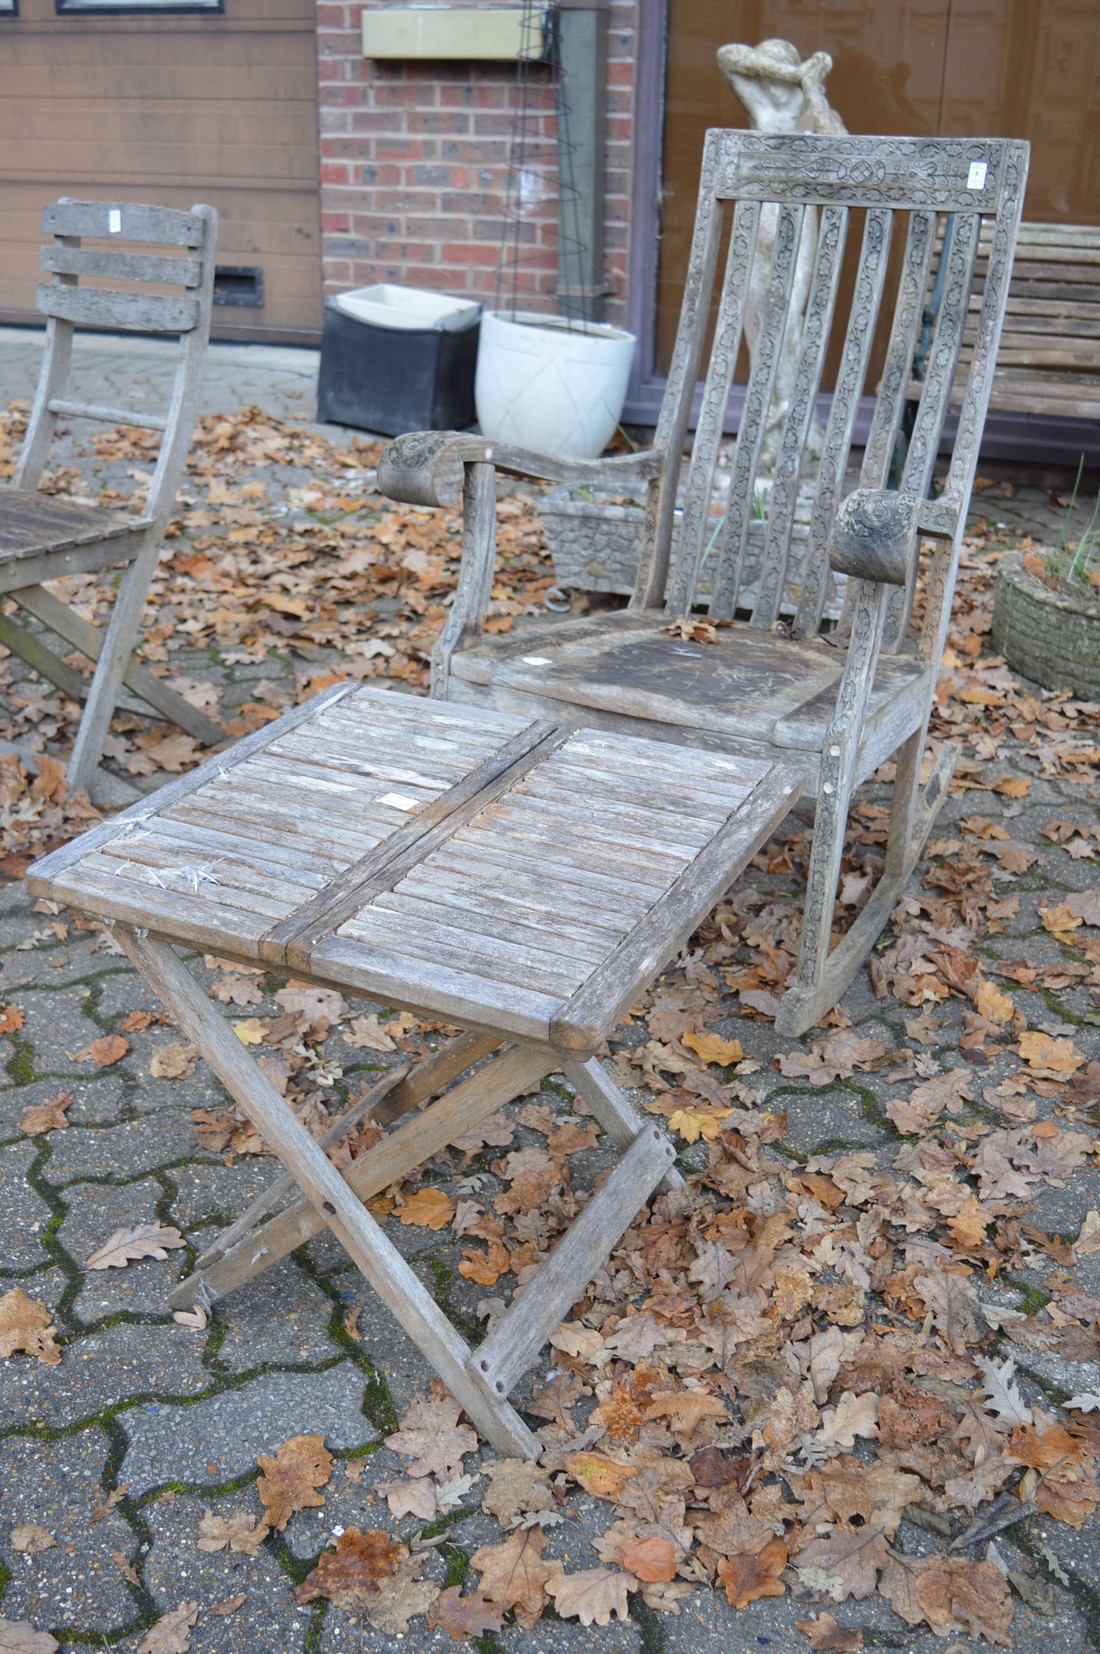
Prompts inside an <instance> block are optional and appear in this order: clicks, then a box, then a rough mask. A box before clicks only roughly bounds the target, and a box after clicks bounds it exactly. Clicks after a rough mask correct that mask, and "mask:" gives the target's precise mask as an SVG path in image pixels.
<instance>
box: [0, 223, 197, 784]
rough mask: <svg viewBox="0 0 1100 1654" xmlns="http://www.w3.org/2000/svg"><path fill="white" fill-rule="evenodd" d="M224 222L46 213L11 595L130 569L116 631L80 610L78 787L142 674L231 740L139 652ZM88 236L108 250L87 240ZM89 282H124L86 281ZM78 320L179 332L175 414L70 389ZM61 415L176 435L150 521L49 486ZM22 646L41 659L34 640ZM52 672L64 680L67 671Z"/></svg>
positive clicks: (12, 511)
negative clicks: (42, 485)
mask: <svg viewBox="0 0 1100 1654" xmlns="http://www.w3.org/2000/svg"><path fill="white" fill-rule="evenodd" d="M216 224H217V218H216V214H215V213H214V211H213V209H212V208H210V207H201V206H200V207H195V208H193V209H192V211H191V212H190V213H183V212H178V211H176V210H174V209H170V208H161V207H145V206H134V205H129V204H126V203H115V202H99V201H95V202H81V201H69V200H63V201H59V202H57V203H55V204H54V205H53V206H50V207H47V208H46V210H45V212H44V214H43V229H44V233H45V234H46V235H49V236H52V237H53V238H54V239H53V242H52V244H51V245H49V246H47V247H46V248H45V249H44V250H43V255H42V261H43V266H44V268H45V269H47V270H51V271H52V273H53V279H52V280H51V281H49V282H46V283H43V284H41V285H40V286H39V289H38V304H39V309H40V310H41V311H42V312H43V314H44V315H45V316H46V317H47V318H48V325H47V329H46V350H45V355H44V357H43V363H42V371H41V374H40V377H39V383H38V389H37V392H36V394H35V399H34V405H33V407H32V409H31V415H30V420H29V422H28V427H27V434H26V438H25V441H24V444H23V448H22V451H21V453H20V457H19V461H18V463H17V465H16V469H15V475H14V478H13V486H12V487H11V488H9V489H4V490H0V591H3V592H14V593H20V592H24V593H25V592H27V591H28V588H30V589H31V590H30V594H29V600H28V601H27V602H26V603H25V604H24V606H25V607H26V608H28V609H31V608H32V605H33V604H34V603H35V601H37V600H38V599H37V590H36V589H37V588H40V587H41V585H42V583H43V582H44V581H48V580H54V579H57V578H60V577H61V576H63V575H66V574H71V573H74V572H78V571H80V572H85V573H90V572H96V571H98V570H100V569H104V568H108V567H118V566H122V567H123V568H124V573H123V576H122V580H121V584H120V587H119V592H118V596H117V597H116V599H115V602H114V605H113V607H112V610H111V616H110V620H109V623H108V625H107V628H106V631H105V632H104V633H99V632H97V631H95V629H94V628H91V629H89V628H86V627H85V629H84V630H83V631H82V630H81V627H80V624H79V617H76V620H77V623H74V624H73V626H72V631H73V632H75V633H77V634H78V638H79V639H82V640H83V641H78V640H77V647H80V648H82V649H85V650H86V651H87V652H88V653H89V655H90V657H91V658H92V659H93V661H94V663H95V664H94V669H93V672H92V676H91V681H90V683H89V684H88V685H87V688H86V700H85V706H84V713H83V717H82V718H81V722H80V728H79V730H78V732H77V737H76V741H75V744H74V747H73V752H72V757H71V759H70V762H69V771H68V775H69V783H70V785H71V786H72V787H73V788H74V789H76V790H80V789H85V790H88V789H90V788H91V786H92V784H93V781H94V779H95V776H96V768H97V765H98V763H99V757H100V754H101V752H102V750H103V742H104V739H105V737H106V733H107V726H108V724H109V722H110V719H111V714H112V712H113V710H114V707H115V706H116V704H117V703H118V701H119V697H120V695H121V694H122V693H123V684H124V681H125V679H126V676H127V673H128V672H129V674H130V687H131V689H132V690H133V691H135V692H136V693H137V694H138V696H139V701H140V700H141V699H149V700H150V702H151V704H152V705H153V707H154V708H155V709H156V711H157V712H158V713H160V714H162V715H164V716H167V717H169V718H172V719H173V720H175V721H179V722H181V723H182V726H183V727H184V728H186V729H187V730H188V731H189V732H190V733H192V734H195V735H196V736H197V737H198V738H199V739H202V740H207V741H218V740H221V739H222V738H223V735H224V731H222V729H221V727H220V726H219V725H218V724H216V723H215V722H214V720H212V719H207V718H205V717H204V716H203V715H202V714H200V713H197V712H196V711H195V709H194V708H189V707H188V705H187V703H186V702H185V701H184V700H183V699H182V697H179V696H175V695H173V694H172V692H171V691H170V690H168V689H167V687H166V686H158V685H157V681H156V680H155V679H154V678H153V677H152V676H151V675H150V674H147V673H144V672H143V671H142V670H141V669H140V668H137V669H134V668H133V665H132V661H131V657H132V655H133V652H134V648H135V646H136V643H137V639H138V634H139V631H140V627H141V619H142V611H143V608H144V605H145V599H146V596H147V594H148V590H149V585H150V583H151V581H152V578H153V573H154V571H155V569H156V565H157V559H158V556H159V553H160V547H161V544H162V542H163V539H164V534H165V531H166V529H167V527H168V522H169V518H170V516H171V513H172V510H173V507H174V503H175V496H176V490H177V487H178V484H179V479H180V476H181V473H182V470H183V465H184V461H185V459H186V456H187V449H188V446H189V444H190V441H191V433H192V429H193V427H194V422H195V417H196V414H197V411H198V398H199V391H200V379H201V373H202V364H203V359H204V356H205V352H206V347H207V341H208V337H209V332H210V315H211V306H212V303H213V288H214V243H215V236H216ZM85 237H89V238H92V239H94V240H99V241H103V242H105V243H107V244H108V246H107V247H106V248H105V249H102V250H98V249H95V248H90V249H89V248H85V247H84V246H83V245H82V238H85ZM135 241H137V242H138V243H140V244H142V245H145V246H149V245H153V246H162V247H163V246H169V247H178V248H181V249H185V250H186V252H185V255H184V256H182V257H180V258H178V259H176V258H168V257H163V256H154V257H146V256H144V255H143V254H141V253H140V252H136V251H134V250H133V243H134V242H135ZM85 278H90V279H92V280H93V281H96V282H100V283H107V284H109V283H112V282H114V283H116V284H117V283H118V282H119V281H121V282H122V283H123V285H122V287H121V288H120V287H118V286H117V285H116V286H113V287H112V286H110V285H100V286H93V287H87V286H82V285H81V282H82V281H83V280H84V279H85ZM136 280H142V281H152V282H155V283H157V284H159V285H166V284H167V285H175V286H176V287H177V288H178V289H179V292H178V293H177V294H174V295H173V294H153V293H148V292H142V291H139V290H138V289H137V288H135V287H134V286H133V285H132V283H133V282H134V281H136ZM77 325H90V326H99V327H108V328H112V329H119V330H122V331H124V332H141V333H165V332H167V333H176V334H179V335H180V336H181V337H180V345H179V354H178V360H177V367H176V372H175V376H174V379H173V383H172V388H171V392H170V395H169V401H168V407H167V410H166V411H165V412H164V413H163V414H159V413H157V412H156V411H155V410H153V411H151V412H148V413H146V412H144V411H141V410H139V411H134V410H127V409H125V408H116V407H113V406H109V405H107V404H105V403H98V402H94V401H92V402H83V401H75V400H73V399H72V398H70V397H67V396H66V395H65V388H66V383H67V379H68V375H69V370H70V368H71V365H72V342H73V331H74V326H77ZM59 417H65V418H68V417H86V418H91V419H98V420H108V421H112V422H118V423H124V424H125V423H128V424H131V425H137V426H139V427H143V428H145V429H150V430H159V431H160V432H161V433H162V440H161V444H160V449H159V452H158V455H157V461H156V465H155V468H154V471H153V475H152V478H151V480H150V482H149V486H148V492H147V497H146V499H145V503H144V507H143V509H142V511H141V515H140V518H138V519H137V520H133V519H131V520H130V521H127V520H126V519H125V518H120V516H119V514H117V513H112V512H108V511H103V510H98V509H94V508H88V507H77V506H74V505H73V504H72V503H71V502H68V501H63V500H52V499H51V498H50V497H49V496H47V495H44V494H40V493H38V492H37V488H38V484H39V482H40V479H41V475H42V471H43V467H44V465H45V463H46V459H47V456H48V453H49V448H50V443H51V440H52V437H53V434H54V430H55V427H56V424H57V420H58V418H59ZM56 621H57V614H56V611H55V614H54V621H53V622H48V624H51V625H52V626H53V629H54V630H58V629H59V628H58V626H57V624H56ZM25 635H26V634H25ZM62 635H66V636H67V639H68V641H74V638H73V637H72V636H70V635H68V634H62ZM29 647H30V648H31V650H32V652H33V651H36V650H37V649H38V648H39V646H38V645H37V644H36V643H32V644H31V645H29ZM19 652H20V653H21V654H23V656H24V658H26V659H31V656H29V655H28V654H27V650H26V648H23V647H21V648H20V650H19ZM37 659H38V660H40V661H41V664H42V669H43V670H46V668H47V667H49V666H50V660H51V657H49V656H42V655H40V654H39V655H38V656H37ZM32 664H34V662H32ZM47 675H48V676H50V677H51V678H52V679H53V681H55V682H59V683H60V682H61V679H60V678H59V676H58V674H57V671H56V670H55V669H52V668H51V669H50V670H49V671H48V672H47ZM62 687H65V688H66V692H67V693H69V692H73V691H74V690H77V689H80V690H83V688H84V685H83V682H82V681H81V682H80V683H79V684H77V683H72V684H65V683H62ZM143 690H144V691H145V692H146V693H145V694H143V693H142V691H143Z"/></svg>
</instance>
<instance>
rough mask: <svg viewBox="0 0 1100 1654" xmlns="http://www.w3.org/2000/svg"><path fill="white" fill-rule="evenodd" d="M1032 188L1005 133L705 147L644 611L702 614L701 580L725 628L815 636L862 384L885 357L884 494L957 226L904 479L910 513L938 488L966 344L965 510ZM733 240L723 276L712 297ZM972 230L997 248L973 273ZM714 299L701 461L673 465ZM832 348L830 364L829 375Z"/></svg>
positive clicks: (877, 460)
mask: <svg viewBox="0 0 1100 1654" xmlns="http://www.w3.org/2000/svg"><path fill="white" fill-rule="evenodd" d="M1026 175H1027V145H1026V144H1023V143H1020V142H1018V141H1016V140H1012V139H951V138H944V139H926V138H827V137H813V136H806V137H802V138H797V139H792V138H790V137H782V138H769V137H765V136H763V135H760V134H757V133H743V132H731V131H712V132H709V133H708V134H707V140H706V147H705V151H704V163H703V176H702V183H701V187H700V195H699V209H698V216H697V218H696V226H695V234H694V238H693V242H692V247H691V253H690V257H689V265H688V272H687V280H686V285H685V298H684V305H683V310H682V313H681V319H680V329H679V333H678V335H677V341H676V346H675V350H674V354H673V361H672V366H671V369H670V372H669V378H668V386H667V391H666V396H665V401H664V405H663V407H662V412H661V417H660V423H659V425H658V431H657V438H656V442H657V445H658V447H660V448H662V449H663V450H664V451H665V452H666V453H667V454H668V455H669V463H668V466H667V468H666V471H665V473H664V474H663V475H662V477H660V478H659V479H658V480H657V481H656V482H654V483H653V484H651V487H650V496H649V500H648V503H647V512H646V524H645V531H644V539H643V551H642V560H641V568H640V571H639V577H638V584H637V586H636V588H635V593H634V597H633V599H632V603H633V605H634V606H635V607H655V606H661V605H663V606H664V607H665V608H666V609H668V610H669V611H670V612H672V613H674V614H683V613H685V612H686V611H687V610H688V609H689V608H690V607H691V606H692V605H693V603H695V602H697V601H699V586H700V576H701V573H702V571H703V570H704V567H705V570H706V580H707V583H708V584H709V589H710V596H709V600H708V602H707V607H708V609H709V612H710V615H711V617H712V618H714V619H719V620H728V619H730V618H732V617H733V615H734V614H738V615H742V614H745V613H746V612H747V613H748V616H749V618H750V620H751V622H752V624H754V625H756V626H759V627H762V628H770V627H772V626H774V625H775V623H776V621H777V620H778V619H779V618H780V615H781V613H782V614H783V615H784V616H785V617H786V618H788V619H790V620H792V622H793V625H794V628H795V629H796V631H797V632H799V633H802V634H807V633H813V632H814V631H816V630H817V629H818V627H819V626H820V625H821V621H822V616H823V612H824V608H825V601H826V589H827V582H828V574H829V569H828V554H829V544H830V537H831V533H832V525H833V519H834V517H835V513H836V509H837V506H838V505H839V503H840V500H841V498H842V496H843V494H844V492H846V490H847V488H848V487H851V486H852V485H853V482H854V478H853V477H850V476H848V472H849V467H850V466H851V465H852V464H853V463H854V457H853V447H854V443H855V439H856V438H857V436H858V435H859V434H860V433H859V431H858V430H857V419H858V416H859V412H860V404H861V398H862V397H863V396H864V395H865V394H866V393H867V392H868V391H870V390H872V389H874V386H873V385H871V384H870V383H869V374H870V369H871V364H872V361H873V359H874V352H875V351H876V348H877V350H878V352H879V356H880V359H882V367H881V370H880V373H879V375H878V379H879V383H878V389H877V397H876V401H875V405H874V411H873V415H872V419H871V426H870V432H869V434H868V435H867V436H866V438H865V448H864V454H863V460H862V464H861V467H860V475H859V482H860V484H861V485H862V486H864V487H884V486H885V485H886V483H887V478H888V475H889V470H890V463H891V456H892V454H893V452H894V447H895V442H896V439H897V434H898V430H899V426H900V423H901V419H902V414H903V410H904V404H905V399H906V395H907V394H909V387H910V382H911V372H912V363H913V353H914V349H915V347H916V344H917V341H918V339H919V337H920V331H921V326H922V320H923V317H924V311H925V307H926V304H927V300H928V296H929V284H930V281H931V279H932V270H933V254H934V250H935V248H936V246H937V241H939V242H941V243H942V242H943V241H944V238H945V230H946V227H947V226H948V225H950V235H949V236H948V237H947V247H948V252H947V261H948V262H947V268H946V272H945V279H944V280H943V296H942V302H941V304H940V306H939V312H938V315H937V319H936V324H935V332H934V335H933V338H932V342H931V347H930V350H929V353H928V366H927V371H926V377H925V380H924V384H923V388H922V395H921V400H920V404H919V408H918V410H917V414H916V420H915V425H914V429H913V432H912V435H911V437H910V441H909V447H908V451H907V456H906V461H905V467H904V471H903V474H902V476H901V479H900V484H899V488H900V492H901V493H902V495H903V496H904V497H906V498H909V499H912V500H914V501H916V500H919V499H921V498H923V497H925V496H926V495H927V494H928V492H929V489H930V487H931V483H932V471H933V466H934V464H935V461H936V457H937V454H938V452H939V448H940V444H941V439H942V437H943V433H944V426H945V419H946V415H947V408H948V402H949V399H950V395H951V389H952V385H953V383H954V382H955V379H956V375H957V373H958V372H959V370H960V352H961V350H962V346H963V343H964V336H965V338H966V340H967V346H968V350H967V354H968V356H969V364H968V367H967V373H966V380H965V385H966V389H965V393H964V396H963V402H962V408H961V413H960V417H959V421H958V427H957V433H956V435H955V437H954V439H953V447H952V452H951V460H950V465H949V470H948V477H947V482H946V486H945V493H944V500H943V503H944V506H945V508H947V509H950V508H951V507H952V506H954V507H955V508H956V509H957V510H958V511H960V512H961V511H962V510H963V509H965V505H966V502H967V500H968V498H969V493H970V487H971V484H972V482H973V477H974V471H975V468H976V465H977V453H978V442H979V440H980V436H981V429H982V425H983V423H984V419H985V412H986V407H987V404H988V400H989V393H990V388H991V382H992V370H993V366H994V359H995V355H996V346H997V340H998V337H999V334H1000V328H1001V323H1002V319H1003V315H1004V308H1005V300H1006V296H1007V291H1008V279H1009V273H1010V270H1011V265H1012V254H1013V248H1014V245H1015V237H1016V231H1017V228H1018V224H1019V217H1020V208H1021V203H1022V197H1023V188H1024V183H1025V181H1026ZM727 234H728V251H727V256H726V260H725V268H724V272H723V274H722V276H721V278H720V287H719V288H718V291H717V292H716V284H717V283H718V281H719V276H718V269H719V261H720V254H721V248H722V243H723V240H724V239H725V238H726V236H727ZM980 237H982V238H983V239H982V245H983V247H984V248H988V249H989V253H988V256H987V257H985V258H983V259H982V260H981V261H979V260H978V258H977V254H978V248H979V238H980ZM857 238H858V243H859V250H858V261H857V264H856V268H855V272H854V283H853V284H852V290H851V295H850V297H849V298H848V299H847V300H846V302H845V303H843V304H842V303H841V293H842V285H843V284H842V265H843V260H844V254H845V248H846V244H847V243H848V242H849V241H852V242H855V241H856V240H857ZM800 251H801V256H802V263H803V266H805V265H806V264H809V263H810V258H811V256H812V264H811V266H810V269H809V272H808V276H806V277H803V278H801V279H803V282H804V285H803V289H802V290H803V291H805V292H806V293H807V298H806V303H805V306H804V308H803V307H800V310H799V315H798V318H797V319H796V321H795V322H793V323H792V319H791V318H792V306H791V294H792V291H795V290H796V284H797V281H798V279H800V278H799V277H798V276H797V270H798V265H799V256H800ZM754 265H755V266H756V268H755V272H754ZM750 284H751V288H752V291H751V293H750ZM715 298H717V311H716V317H715V320H714V333H713V343H712V345H711V348H710V350H709V354H708V357H707V362H706V375H705V381H704V385H703V393H702V402H701V406H700V411H699V415H698V418H697V421H696V428H695V438H694V443H693V446H692V450H691V454H690V458H689V459H688V461H687V463H686V467H683V466H682V463H681V459H680V456H681V455H682V454H683V450H684V444H685V440H686V435H687V428H688V421H689V414H690V409H691V403H692V398H693V395H694V392H695V387H696V384H697V382H698V378H699V373H700V367H701V364H702V360H703V353H704V341H705V338H706V335H707V331H708V326H709V325H710V317H711V311H712V304H713V301H714V299H715ZM754 303H755V305H756V307H757V329H756V337H755V339H754V343H753V349H752V353H751V365H750V369H749V373H748V377H747V381H746V383H745V387H744V401H743V411H742V414H741V418H740V425H739V430H738V434H737V440H736V443H735V445H734V448H733V454H732V460H731V464H730V469H729V483H728V494H727V497H726V499H725V502H724V515H723V516H722V518H721V519H720V522H719V525H718V526H717V527H716V526H715V518H714V510H713V507H712V499H713V494H714V483H715V476H716V471H717V467H718V461H719V452H720V448H721V445H722V442H723V434H722V432H723V418H724V415H725V411H726V408H727V405H728V402H729V398H730V393H731V388H732V386H733V382H734V374H735V370H736V367H737V362H738V357H739V354H740V352H741V348H742V342H743V339H744V335H745V325H746V310H747V309H748V307H749V305H750V304H754ZM975 307H977V315H978V320H977V324H976V326H975V323H974V313H975ZM968 315H969V317H970V322H969V331H968ZM792 326H793V327H795V328H797V330H798V331H797V333H796V334H795V350H794V357H793V375H789V376H788V379H787V381H786V382H785V383H784V385H783V399H784V402H785V409H784V418H783V424H782V428H781V431H780V432H779V434H778V436H777V437H774V438H772V440H773V441H774V442H775V444H776V452H777V455H778V457H777V459H776V461H775V465H774V472H772V473H771V474H770V475H769V478H768V482H767V485H766V487H764V488H761V486H760V483H759V481H758V479H759V478H760V477H761V474H762V466H761V458H762V452H763V448H764V443H765V436H766V433H767V432H768V428H769V422H770V421H774V418H775V411H776V410H775V392H776V386H777V375H778V373H779V371H780V361H781V356H782V352H783V347H784V340H785V336H786V334H787V332H788V329H790V328H791V327H792ZM883 340H884V341H885V344H884V346H883V343H882V342H881V341H883ZM971 340H972V341H973V343H972V344H971ZM831 345H832V347H833V355H834V357H835V359H836V360H837V362H838V366H837V367H836V369H835V372H834V374H833V377H832V380H831V382H826V380H825V370H826V362H827V359H828V358H829V352H830V346H831ZM883 348H884V349H885V356H884V358H882V355H881V353H882V351H883ZM819 398H824V399H825V400H826V401H827V405H828V415H827V418H826V420H825V429H824V434H823V441H822V445H821V455H820V459H819V460H818V461H817V462H816V463H815V464H812V465H808V464H807V462H806V457H805V456H806V453H807V444H808V438H809V436H810V431H811V422H812V420H813V418H814V414H815V408H817V407H818V406H819V405H821V404H819ZM681 469H682V470H683V472H684V474H683V476H682V477H681V476H680V474H679V473H680V471H681ZM846 478H847V480H846ZM800 488H801V490H802V496H801V498H800ZM807 490H808V491H809V496H810V497H809V501H808V505H807V502H806V498H805V496H806V493H807ZM799 518H801V519H802V521H801V524H799V520H798V519H799ZM951 577H952V578H953V573H952V575H951ZM911 602H912V591H911V590H910V591H909V592H907V593H902V594H900V595H899V597H898V600H897V602H896V604H895V606H894V612H893V621H892V625H893V631H894V635H895V638H896V636H897V635H898V634H899V633H900V630H901V629H902V628H903V627H904V625H905V623H906V619H907V615H908V610H909V606H910V605H911Z"/></svg>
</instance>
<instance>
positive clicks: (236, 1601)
mask: <svg viewBox="0 0 1100 1654" xmlns="http://www.w3.org/2000/svg"><path fill="white" fill-rule="evenodd" d="M247 1601H248V1596H247V1593H246V1592H244V1591H238V1592H237V1594H236V1596H235V1597H226V1598H225V1600H224V1601H223V1602H212V1603H211V1604H210V1606H209V1608H208V1609H207V1610H206V1611H207V1613H208V1614H217V1615H218V1616H219V1617H220V1618H221V1619H225V1618H226V1617H227V1616H228V1615H229V1614H235V1613H236V1612H237V1609H238V1608H243V1607H244V1605H245V1603H246V1602H247Z"/></svg>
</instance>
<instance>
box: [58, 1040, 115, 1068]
mask: <svg viewBox="0 0 1100 1654" xmlns="http://www.w3.org/2000/svg"><path fill="white" fill-rule="evenodd" d="M129 1049H130V1042H129V1040H124V1039H123V1038H122V1036H121V1034H104V1036H103V1038H102V1039H97V1040H93V1041H92V1043H91V1045H86V1046H85V1047H84V1049H83V1050H82V1051H71V1052H70V1053H69V1058H70V1061H71V1062H94V1063H95V1065H96V1067H97V1068H110V1067H112V1066H113V1064H114V1063H116V1062H121V1061H122V1059H123V1057H124V1056H125V1055H126V1053H127V1051H128V1050H129Z"/></svg>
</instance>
